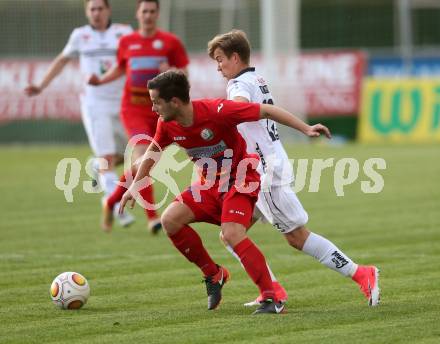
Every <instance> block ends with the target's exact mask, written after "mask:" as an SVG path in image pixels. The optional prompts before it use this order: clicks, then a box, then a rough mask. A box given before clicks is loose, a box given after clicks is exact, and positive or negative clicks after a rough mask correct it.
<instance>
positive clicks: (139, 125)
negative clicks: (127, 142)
mask: <svg viewBox="0 0 440 344" xmlns="http://www.w3.org/2000/svg"><path fill="white" fill-rule="evenodd" d="M158 118H159V116H158V115H157V114H156V113H155V112H153V111H151V109H150V108H147V107H145V108H133V109H132V108H125V109H124V108H123V109H122V113H121V119H122V124H123V125H124V128H125V131H126V133H127V135H128V137H129V138H132V137H133V136H136V135H139V134H142V135H147V136H149V137H150V138H148V137H145V138H144V139H142V140H140V141H137V142H136V143H137V144H150V142H151V140H152V139H153V137H154V134H155V133H156V126H157V120H158Z"/></svg>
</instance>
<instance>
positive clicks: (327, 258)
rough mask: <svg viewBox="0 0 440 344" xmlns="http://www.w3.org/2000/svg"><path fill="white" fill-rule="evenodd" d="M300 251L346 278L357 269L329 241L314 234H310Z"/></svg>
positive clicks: (355, 265)
mask: <svg viewBox="0 0 440 344" xmlns="http://www.w3.org/2000/svg"><path fill="white" fill-rule="evenodd" d="M302 251H303V252H304V253H307V254H308V255H309V256H312V257H314V258H316V259H317V260H319V262H320V263H321V264H324V265H325V266H327V267H328V268H330V269H332V270H334V271H337V272H339V273H340V274H342V275H344V276H347V277H352V276H353V275H354V273H355V272H356V270H357V267H358V266H357V264H355V263H353V261H352V260H351V259H350V258H348V257H347V256H346V255H345V254H344V253H343V252H342V251H341V250H340V249H338V248H337V247H336V246H335V245H334V244H333V243H332V242H331V241H329V240H327V239H326V238H324V237H322V236H320V235H318V234H315V233H310V235H309V237H308V238H307V240H306V242H305V243H304V247H303V249H302Z"/></svg>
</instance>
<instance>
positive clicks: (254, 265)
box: [234, 238, 277, 301]
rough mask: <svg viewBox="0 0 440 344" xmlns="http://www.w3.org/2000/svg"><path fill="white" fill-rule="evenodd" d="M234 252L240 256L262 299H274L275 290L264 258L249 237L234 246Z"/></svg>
mask: <svg viewBox="0 0 440 344" xmlns="http://www.w3.org/2000/svg"><path fill="white" fill-rule="evenodd" d="M234 252H235V253H237V255H238V256H239V257H240V260H241V263H242V264H243V266H244V269H245V270H246V272H247V273H248V275H249V276H250V278H252V280H253V281H254V283H255V284H256V285H257V286H258V288H259V289H260V294H261V296H263V298H264V299H273V300H275V292H274V290H273V286H272V280H271V278H270V274H269V270H268V269H267V265H266V259H265V258H264V256H263V253H261V251H260V250H259V248H258V247H257V245H255V244H254V243H253V242H252V241H251V240H250V239H249V238H245V239H243V240H242V241H240V242H239V243H238V244H237V245H236V246H235V247H234ZM276 301H277V300H276Z"/></svg>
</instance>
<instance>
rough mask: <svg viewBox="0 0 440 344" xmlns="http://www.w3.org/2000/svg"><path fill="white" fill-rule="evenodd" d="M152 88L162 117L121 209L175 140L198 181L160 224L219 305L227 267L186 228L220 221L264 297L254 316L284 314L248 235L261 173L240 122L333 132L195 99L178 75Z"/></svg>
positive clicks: (269, 109) (261, 107)
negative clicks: (192, 165)
mask: <svg viewBox="0 0 440 344" xmlns="http://www.w3.org/2000/svg"><path fill="white" fill-rule="evenodd" d="M148 88H149V93H150V97H151V100H152V102H153V110H154V111H156V112H157V113H158V114H159V115H160V118H161V119H160V120H159V122H158V125H157V130H156V135H155V137H154V142H153V143H152V144H151V145H150V146H149V147H148V150H147V151H146V153H145V155H144V158H143V161H142V162H141V164H140V167H139V169H138V172H137V174H136V176H135V179H134V181H133V183H132V184H131V186H130V187H129V189H128V190H127V192H126V193H125V194H124V196H123V197H122V199H121V203H120V212H123V210H124V207H125V205H126V203H127V202H128V201H130V200H131V206H133V205H134V199H138V200H139V198H138V196H139V194H140V192H141V190H142V187H143V185H145V184H144V182H145V181H146V180H147V178H149V177H150V171H151V169H152V167H153V165H154V164H155V163H156V162H157V161H158V154H159V152H160V151H161V149H163V148H165V147H166V146H168V145H170V144H172V143H177V144H178V145H179V146H181V147H182V148H183V149H185V151H186V152H187V154H188V155H189V156H190V157H191V158H192V160H193V161H194V162H195V164H196V166H197V167H198V168H199V174H200V180H198V181H196V182H194V183H193V184H192V185H191V186H190V187H189V188H188V189H187V190H186V191H184V192H183V193H182V194H181V195H180V197H178V198H177V199H176V200H175V201H174V202H172V203H171V204H170V205H169V206H168V207H167V209H166V210H165V212H164V213H163V215H162V225H163V227H164V230H165V231H166V233H167V234H168V236H169V238H170V240H171V241H172V243H173V245H174V246H175V247H176V248H177V249H178V250H179V251H180V252H181V253H182V254H183V255H184V256H185V257H186V258H187V259H188V260H189V261H190V262H192V263H194V264H195V265H197V266H198V267H199V268H200V270H201V271H202V273H203V275H204V276H205V283H206V289H207V294H208V309H215V308H216V307H217V306H218V305H219V303H220V301H221V289H222V287H223V285H224V284H225V283H226V281H227V280H228V278H229V272H228V270H227V269H226V268H224V267H222V266H219V265H217V264H216V263H215V262H214V261H213V260H212V258H211V257H210V255H209V254H208V252H207V251H206V249H205V247H204V246H203V243H202V240H201V238H200V237H199V235H198V234H197V232H196V231H194V230H193V229H192V228H191V227H190V226H189V224H191V223H194V222H207V223H213V224H217V225H221V229H222V233H223V237H224V240H226V242H227V243H228V244H229V245H230V246H231V247H232V248H233V250H234V252H235V253H236V254H237V255H238V256H239V257H240V261H241V263H242V264H243V266H244V268H245V270H246V272H247V273H248V275H249V277H250V278H251V279H252V280H253V281H254V283H255V284H256V285H257V286H258V288H259V290H260V294H261V295H263V301H262V303H261V305H260V307H259V308H258V309H257V310H256V311H255V312H254V314H260V313H280V312H282V310H283V309H284V304H283V303H282V302H280V301H279V300H277V299H276V295H275V292H274V289H273V285H272V281H271V277H270V274H269V270H268V268H267V265H266V260H265V258H264V255H263V254H262V253H261V251H260V250H259V248H258V247H257V246H256V245H255V244H254V243H253V242H252V241H251V240H250V239H249V238H248V237H247V236H246V229H247V228H248V227H249V226H250V224H251V220H252V214H253V210H254V206H255V203H256V201H257V198H258V192H259V189H260V175H259V174H258V172H257V171H256V168H257V165H258V161H259V159H258V156H256V157H254V158H251V156H250V155H248V154H247V153H246V143H245V141H244V139H243V138H242V137H241V135H240V134H239V133H238V130H237V125H238V124H240V123H243V122H250V121H257V120H259V119H261V118H270V119H272V120H275V121H278V122H280V123H282V124H285V125H288V126H290V127H292V128H295V129H297V130H299V131H301V132H302V133H304V134H305V135H307V136H310V137H314V136H319V135H320V132H323V133H324V134H325V135H326V136H327V137H330V132H329V131H328V129H327V128H326V127H325V126H323V125H321V124H317V125H314V126H309V125H307V124H306V123H304V122H303V121H301V120H300V119H298V118H297V117H295V116H293V115H292V114H290V113H288V112H287V111H285V110H283V109H281V108H278V107H276V106H272V105H265V104H254V103H238V102H233V101H229V100H224V99H216V100H209V99H208V100H206V99H205V100H195V101H190V98H189V88H190V86H189V83H188V79H187V78H186V76H185V75H184V74H183V73H180V72H175V71H168V72H165V73H162V74H160V75H158V76H157V77H156V78H154V79H153V80H150V81H149V82H148ZM249 165H251V167H250V168H249Z"/></svg>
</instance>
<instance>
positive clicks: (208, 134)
mask: <svg viewBox="0 0 440 344" xmlns="http://www.w3.org/2000/svg"><path fill="white" fill-rule="evenodd" d="M200 136H201V137H202V139H204V140H205V141H209V140H211V139H212V138H213V137H214V133H213V132H212V130H211V129H207V128H205V129H203V130H202V131H201V132H200Z"/></svg>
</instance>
